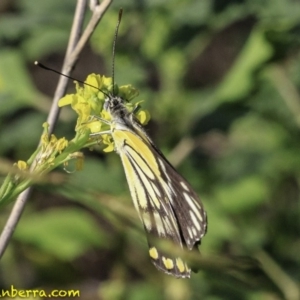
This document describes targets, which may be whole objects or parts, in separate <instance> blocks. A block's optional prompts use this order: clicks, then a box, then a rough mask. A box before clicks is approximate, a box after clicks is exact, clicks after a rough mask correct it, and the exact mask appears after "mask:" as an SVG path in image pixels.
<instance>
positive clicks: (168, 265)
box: [162, 256, 174, 270]
mask: <svg viewBox="0 0 300 300" xmlns="http://www.w3.org/2000/svg"><path fill="white" fill-rule="evenodd" d="M162 261H163V263H164V265H165V267H166V268H167V269H168V270H170V269H173V268H174V263H173V260H172V259H170V258H165V257H164V256H163V257H162Z"/></svg>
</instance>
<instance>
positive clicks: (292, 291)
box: [255, 250, 300, 300]
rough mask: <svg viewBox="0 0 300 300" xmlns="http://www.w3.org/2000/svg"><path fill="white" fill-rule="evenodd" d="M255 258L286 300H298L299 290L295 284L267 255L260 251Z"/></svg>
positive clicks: (299, 296)
mask: <svg viewBox="0 0 300 300" xmlns="http://www.w3.org/2000/svg"><path fill="white" fill-rule="evenodd" d="M255 257H256V258H257V259H258V260H259V261H260V262H261V265H262V268H263V269H264V271H265V273H266V274H267V275H268V276H269V278H270V279H271V280H272V281H273V282H274V283H275V284H276V285H277V287H278V288H279V289H280V290H281V292H282V293H283V295H284V299H286V300H299V299H300V289H299V286H298V285H297V282H295V281H294V280H293V279H292V278H291V277H290V276H289V275H288V274H287V273H286V272H284V270H282V268H281V267H280V266H279V265H278V264H277V263H276V262H275V261H274V260H273V259H272V257H271V256H269V255H268V253H267V252H265V251H263V250H261V251H259V252H257V253H256V255H255Z"/></svg>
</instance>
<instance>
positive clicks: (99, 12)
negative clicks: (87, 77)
mask: <svg viewBox="0 0 300 300" xmlns="http://www.w3.org/2000/svg"><path fill="white" fill-rule="evenodd" d="M111 2H112V0H104V1H102V2H101V4H99V5H94V11H93V15H92V17H91V20H90V21H89V23H88V25H87V27H86V29H85V31H84V33H83V34H82V36H81V38H80V39H79V37H80V33H81V30H82V25H83V18H84V13H85V9H86V5H87V0H77V6H76V11H75V15H74V21H73V25H72V30H71V34H70V39H69V44H68V48H67V51H66V56H65V60H64V64H63V68H62V73H63V74H66V75H69V74H70V73H71V71H72V69H73V68H74V66H75V63H76V62H77V60H78V57H79V54H80V53H81V51H82V49H83V47H84V46H85V44H86V43H87V41H88V39H89V38H90V36H91V34H92V33H93V31H94V30H95V28H96V26H97V24H98V23H99V21H100V20H101V18H102V16H103V15H104V13H105V11H106V10H107V9H108V7H109V5H110V4H111ZM93 3H94V4H95V2H93ZM67 83H68V80H67V78H65V77H63V76H61V77H60V79H59V82H58V85H57V88H56V91H55V95H54V98H53V103H52V107H51V110H50V112H49V115H48V118H47V122H48V123H49V132H50V133H52V132H53V129H54V127H55V124H56V121H57V119H58V116H59V111H60V110H59V108H58V105H57V103H58V101H59V99H60V98H61V97H62V96H63V95H64V93H65V91H66V87H67ZM33 165H34V164H33ZM31 191H32V188H28V189H27V190H25V191H24V192H23V193H21V194H20V195H19V197H18V199H17V200H16V203H15V205H14V207H13V209H12V211H11V213H10V215H9V218H8V220H7V222H6V224H5V227H4V229H3V231H2V234H1V236H0V258H1V257H2V256H3V254H4V252H5V249H6V247H7V245H8V243H9V240H10V238H11V236H12V234H13V232H14V230H15V228H16V226H17V224H18V222H19V220H20V218H21V215H22V213H23V211H24V208H25V205H26V203H27V200H28V198H29V196H30V194H31Z"/></svg>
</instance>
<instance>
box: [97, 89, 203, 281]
mask: <svg viewBox="0 0 300 300" xmlns="http://www.w3.org/2000/svg"><path fill="white" fill-rule="evenodd" d="M105 96H106V98H105V101H104V106H103V108H104V110H105V111H106V112H108V113H109V114H110V119H111V120H110V121H107V120H104V119H101V118H99V117H98V119H100V121H103V122H104V123H106V124H108V125H109V126H110V130H108V131H105V132H99V133H93V134H92V136H97V135H101V134H110V135H111V137H112V139H113V141H114V148H115V151H116V152H117V153H118V154H119V156H120V158H121V161H122V164H123V167H124V170H125V174H126V179H127V182H128V185H129V190H130V193H131V197H132V200H133V204H134V206H135V209H136V210H137V212H138V215H139V217H140V219H141V221H142V223H143V225H144V228H145V231H146V233H147V239H148V244H149V255H150V258H151V260H152V262H153V264H154V265H155V267H156V268H157V269H159V270H161V271H163V272H165V273H167V274H170V275H173V276H175V277H178V278H186V277H190V273H191V270H190V268H189V267H188V266H187V264H186V263H185V262H184V261H183V260H182V259H181V258H180V257H176V256H174V255H169V254H166V253H165V252H164V251H162V249H160V248H161V247H160V245H159V243H158V242H157V239H156V238H158V239H162V240H166V241H169V242H171V243H173V245H175V246H177V247H179V248H181V249H183V248H187V249H189V250H192V249H193V248H194V247H196V246H197V245H198V244H200V242H201V239H202V237H203V236H204V235H205V233H206V231H207V216H206V212H205V210H204V208H203V205H202V203H201V201H200V199H199V198H198V196H197V194H196V193H195V192H194V191H193V189H192V187H191V186H190V184H189V183H188V182H187V181H186V180H185V179H184V178H183V177H182V176H181V175H179V174H178V173H177V171H176V170H175V169H174V167H173V166H172V165H171V164H170V163H169V162H168V160H167V159H166V158H165V156H164V155H163V154H162V152H161V151H160V150H159V149H158V148H157V147H156V146H155V144H154V143H153V142H152V140H151V139H150V137H149V136H148V135H147V133H146V132H145V130H144V129H143V127H142V126H141V124H140V123H139V121H138V120H137V118H136V117H135V110H136V109H134V110H133V111H129V110H128V108H127V107H126V105H125V104H126V102H127V101H126V99H124V98H122V97H120V96H115V95H112V94H105Z"/></svg>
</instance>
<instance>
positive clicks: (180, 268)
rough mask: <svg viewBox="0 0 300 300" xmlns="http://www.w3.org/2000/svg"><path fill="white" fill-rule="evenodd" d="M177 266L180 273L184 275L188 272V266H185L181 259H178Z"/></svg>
mask: <svg viewBox="0 0 300 300" xmlns="http://www.w3.org/2000/svg"><path fill="white" fill-rule="evenodd" d="M176 266H177V268H178V270H179V272H180V273H183V272H184V271H185V270H186V264H184V262H183V261H182V259H181V258H176Z"/></svg>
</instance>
